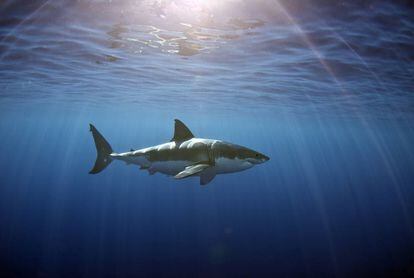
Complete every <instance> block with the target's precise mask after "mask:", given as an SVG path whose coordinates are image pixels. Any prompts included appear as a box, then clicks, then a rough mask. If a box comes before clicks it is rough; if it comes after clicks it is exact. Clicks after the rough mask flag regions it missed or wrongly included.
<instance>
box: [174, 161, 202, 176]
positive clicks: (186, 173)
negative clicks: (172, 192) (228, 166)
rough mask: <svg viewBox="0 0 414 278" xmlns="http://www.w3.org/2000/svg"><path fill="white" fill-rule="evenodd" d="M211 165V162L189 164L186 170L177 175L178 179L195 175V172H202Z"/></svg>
mask: <svg viewBox="0 0 414 278" xmlns="http://www.w3.org/2000/svg"><path fill="white" fill-rule="evenodd" d="M209 167H210V165H209V164H204V163H203V164H194V165H191V166H187V167H185V169H184V171H181V172H180V173H178V174H177V175H175V178H176V179H183V178H186V177H189V176H193V175H195V174H198V173H200V172H202V171H203V170H204V169H207V168H209Z"/></svg>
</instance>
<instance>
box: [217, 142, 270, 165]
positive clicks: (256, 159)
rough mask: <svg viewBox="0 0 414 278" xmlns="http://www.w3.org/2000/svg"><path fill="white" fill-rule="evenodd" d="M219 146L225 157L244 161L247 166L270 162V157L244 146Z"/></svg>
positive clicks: (223, 144) (223, 143)
mask: <svg viewBox="0 0 414 278" xmlns="http://www.w3.org/2000/svg"><path fill="white" fill-rule="evenodd" d="M217 146H218V147H219V148H220V150H221V152H222V154H223V156H224V157H227V158H231V159H236V160H239V161H240V160H242V161H243V162H246V164H248V165H250V167H252V166H254V165H256V164H261V163H264V162H266V161H268V160H269V157H268V156H266V155H264V154H262V153H260V152H257V151H255V150H252V149H249V148H246V147H243V146H239V145H235V144H231V143H227V142H222V143H221V144H217Z"/></svg>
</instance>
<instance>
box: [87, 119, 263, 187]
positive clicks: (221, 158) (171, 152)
mask: <svg viewBox="0 0 414 278" xmlns="http://www.w3.org/2000/svg"><path fill="white" fill-rule="evenodd" d="M90 131H91V132H92V135H93V139H94V141H95V146H96V150H97V158H96V162H95V165H94V167H93V169H92V170H91V171H90V172H89V173H90V174H97V173H99V172H101V171H102V170H103V169H105V168H106V167H107V166H108V165H109V164H110V163H111V162H112V161H113V160H122V161H125V162H126V163H127V164H136V165H139V166H140V169H143V170H148V172H149V173H150V174H151V175H153V174H155V173H157V172H160V173H163V174H166V175H169V176H174V177H175V178H176V179H183V178H186V177H191V176H199V177H200V184H201V185H206V184H208V183H209V182H210V181H212V180H213V179H214V177H215V176H216V175H217V174H226V173H234V172H240V171H243V170H246V169H249V168H251V167H253V166H254V165H256V164H260V163H263V162H266V161H268V160H269V157H267V156H265V155H264V154H261V153H259V152H256V151H254V150H251V149H248V148H246V147H243V146H239V145H236V144H232V143H227V142H224V141H221V140H215V139H203V138H195V137H194V135H193V133H192V132H191V131H190V130H189V129H188V127H187V126H185V124H184V123H183V122H181V121H180V120H177V119H176V120H175V129H174V136H173V138H172V139H171V140H170V142H168V143H164V144H161V145H157V146H153V147H148V148H145V149H140V150H132V149H131V151H129V152H123V153H115V152H113V150H112V147H111V146H110V145H109V143H108V142H107V141H106V140H105V138H104V137H103V136H102V135H101V133H99V131H98V130H97V129H96V128H95V127H94V126H93V125H92V124H90Z"/></svg>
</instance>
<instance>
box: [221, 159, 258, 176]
mask: <svg viewBox="0 0 414 278" xmlns="http://www.w3.org/2000/svg"><path fill="white" fill-rule="evenodd" d="M252 166H253V165H252V164H251V163H249V162H247V161H245V160H242V159H229V158H223V157H221V158H218V159H216V165H215V167H214V168H215V170H216V173H217V174H224V173H234V172H240V171H243V170H246V169H249V168H251V167H252Z"/></svg>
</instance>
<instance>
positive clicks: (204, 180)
mask: <svg viewBox="0 0 414 278" xmlns="http://www.w3.org/2000/svg"><path fill="white" fill-rule="evenodd" d="M215 176H216V171H215V170H214V168H212V167H210V168H207V169H205V170H204V171H202V172H201V174H200V185H206V184H208V183H209V182H211V181H212V180H213V179H214V177H215Z"/></svg>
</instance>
